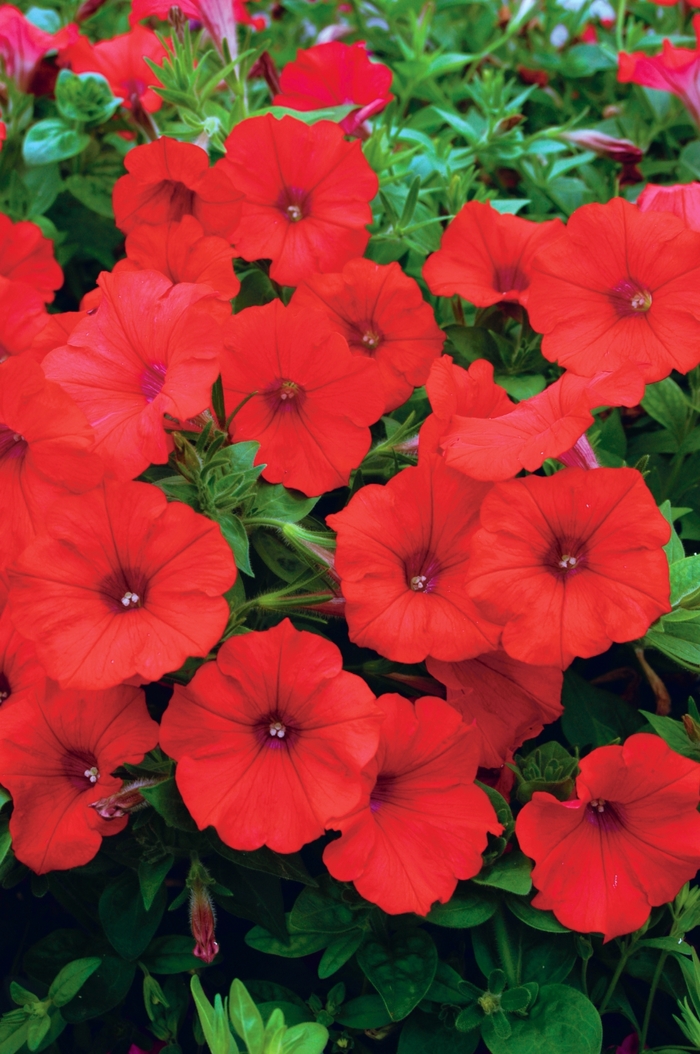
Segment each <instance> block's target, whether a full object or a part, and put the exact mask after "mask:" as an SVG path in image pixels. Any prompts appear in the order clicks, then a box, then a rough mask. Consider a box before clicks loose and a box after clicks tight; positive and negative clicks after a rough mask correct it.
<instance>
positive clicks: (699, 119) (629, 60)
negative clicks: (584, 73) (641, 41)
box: [617, 5, 700, 125]
mask: <svg viewBox="0 0 700 1054" xmlns="http://www.w3.org/2000/svg"><path fill="white" fill-rule="evenodd" d="M693 6H696V5H693ZM693 29H694V30H695V37H696V41H697V43H696V47H695V50H694V51H693V50H691V49H690V48H676V47H674V46H673V44H672V43H671V41H670V40H664V43H663V49H662V51H661V54H660V55H647V54H645V52H643V51H633V52H632V53H631V54H626V53H625V52H624V51H621V52H620V54H619V55H618V71H617V79H618V80H619V81H620V83H621V84H641V85H643V87H645V88H655V89H656V90H657V91H667V92H672V93H673V95H677V96H678V98H679V99H680V100H681V102H682V103H683V105H684V106H685V108H686V110H687V111H688V113H689V114H690V116H691V117H692V119H693V120H694V121H695V123H696V124H698V125H700V88H699V87H698V82H699V80H700V76H699V74H700V15H695V17H694V18H693Z"/></svg>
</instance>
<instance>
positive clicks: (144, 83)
mask: <svg viewBox="0 0 700 1054" xmlns="http://www.w3.org/2000/svg"><path fill="white" fill-rule="evenodd" d="M167 54H168V52H167V51H166V49H165V48H164V47H163V45H162V44H161V42H160V41H159V40H158V37H157V36H156V34H155V33H154V32H153V30H152V29H146V28H145V27H144V26H136V27H135V28H134V29H132V30H130V31H129V32H128V33H124V34H122V36H119V37H113V38H112V39H111V40H101V41H99V43H97V44H91V43H90V41H89V40H88V38H87V37H83V36H81V37H79V38H78V40H76V41H75V43H72V44H71V45H70V46H69V47H67V48H63V49H62V50H61V52H60V61H61V64H62V65H64V66H70V68H71V69H72V70H73V72H74V73H101V74H102V76H103V77H105V78H106V80H107V81H108V82H109V86H110V88H111V89H112V91H113V92H114V94H115V96H116V97H117V98H119V99H122V101H123V105H124V106H126V107H127V109H129V110H139V109H142V110H145V111H146V112H147V113H155V111H156V110H160V108H161V106H162V105H163V100H162V99H161V97H160V95H157V94H156V93H155V92H154V91H153V85H158V86H160V81H159V80H158V78H157V77H156V75H155V73H154V72H153V71H152V69H151V68H150V66H149V65H148V64H147V63H146V62H145V58H149V59H151V60H152V61H153V62H155V63H156V65H160V64H161V63H162V61H163V59H164V58H165V56H166V55H167Z"/></svg>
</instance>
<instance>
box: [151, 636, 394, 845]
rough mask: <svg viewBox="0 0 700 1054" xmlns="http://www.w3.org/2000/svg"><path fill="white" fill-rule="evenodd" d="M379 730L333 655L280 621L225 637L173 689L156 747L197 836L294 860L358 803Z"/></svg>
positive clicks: (370, 700) (370, 699)
mask: <svg viewBox="0 0 700 1054" xmlns="http://www.w3.org/2000/svg"><path fill="white" fill-rule="evenodd" d="M381 720H382V715H381V712H380V710H378V709H377V706H376V701H375V697H374V695H373V694H372V692H371V691H370V689H369V688H368V687H367V685H366V684H365V682H364V681H363V680H362V678H360V677H357V676H355V674H352V673H346V672H345V671H344V670H343V668H342V656H341V654H340V651H339V650H338V648H337V647H336V646H335V644H332V643H331V642H330V641H327V640H324V639H323V638H322V637H319V636H316V635H315V634H312V633H305V632H299V631H298V630H295V629H294V627H293V626H292V624H291V622H290V621H289V620H288V619H285V620H284V621H283V622H281V623H280V624H279V625H278V626H275V627H274V628H273V629H269V630H265V631H264V632H261V633H257V632H252V633H246V634H244V635H243V636H238V637H231V638H229V640H227V641H226V642H225V643H224V644H223V645H222V647H221V649H220V650H219V653H218V655H217V659H216V662H209V663H206V664H205V665H204V666H202V667H200V669H199V670H198V671H197V673H196V674H195V675H194V677H193V679H192V680H191V681H190V683H189V685H188V686H187V687H186V688H181V687H179V686H178V687H176V688H175V694H174V695H173V698H172V700H171V701H170V704H169V706H168V709H167V710H166V712H165V715H164V717H163V721H162V724H161V740H160V742H161V746H162V747H163V750H165V751H166V752H167V753H168V754H169V755H170V756H171V757H173V758H175V759H176V761H177V762H178V765H177V771H176V779H177V785H178V787H179V788H180V792H181V794H182V797H183V798H184V800H185V804H186V805H187V808H188V809H189V811H190V813H191V814H192V816H193V817H194V820H195V821H196V823H197V826H198V827H199V828H200V829H201V830H203V829H204V828H205V827H208V826H210V825H211V826H213V827H215V828H216V830H217V832H218V834H219V836H220V837H221V839H222V840H223V841H224V842H225V843H226V844H227V845H230V846H232V847H233V848H234V849H258V848H259V847H260V846H262V845H268V846H269V847H270V848H271V849H274V850H275V851H276V852H278V853H293V852H296V851H297V850H298V849H300V848H301V847H302V845H304V843H305V842H310V841H312V840H313V839H314V838H318V837H319V836H320V835H321V834H322V833H323V830H324V827H326V826H327V825H328V821H329V820H330V819H331V817H333V816H334V815H336V813H337V812H338V811H341V812H349V811H350V810H351V809H354V808H355V807H356V806H357V805H358V804H359V803H360V801H361V800H362V798H363V794H364V788H363V782H362V778H361V775H360V774H361V770H362V768H363V767H364V766H365V765H366V764H367V763H368V762H369V761H370V760H371V759H372V757H373V756H374V754H375V753H376V750H377V744H378V741H379V726H380V723H381Z"/></svg>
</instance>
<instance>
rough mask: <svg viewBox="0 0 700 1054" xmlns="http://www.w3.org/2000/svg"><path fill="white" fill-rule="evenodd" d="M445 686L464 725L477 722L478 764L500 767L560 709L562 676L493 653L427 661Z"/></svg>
mask: <svg viewBox="0 0 700 1054" xmlns="http://www.w3.org/2000/svg"><path fill="white" fill-rule="evenodd" d="M427 665H428V670H429V672H430V673H431V674H432V676H433V677H436V678H437V680H438V681H441V682H442V684H444V685H445V686H446V688H447V702H448V703H449V704H450V706H454V708H455V709H456V710H458V711H459V713H460V714H461V715H462V718H463V719H464V721H466V722H467V724H468V723H469V722H471V721H476V729H477V733H478V735H479V740H480V743H481V751H480V754H479V766H480V767H482V768H486V769H498V768H501V767H502V766H503V765H504V764H505V762H506V761H508V760H510V758H511V755H512V752H513V751H514V750H515V749H516V748H517V747H519V746H522V744H523V743H524V742H525V740H526V739H531V738H532V737H533V736H537V735H539V733H540V732H541V731H542V729H543V728H544V726H545V724H549V723H550V722H551V721H556V720H557V718H558V717H561V715H562V713H563V707H562V705H561V689H562V683H563V680H564V678H563V674H562V672H561V670H559V669H558V668H557V667H556V666H531V665H529V664H528V663H524V662H518V660H517V659H511V657H510V656H509V655H507V654H506V653H505V652H504V651H493V652H489V653H488V654H486V655H480V656H479V657H478V658H477V659H466V660H465V661H464V662H440V661H439V660H437V659H431V658H429V659H428V660H427Z"/></svg>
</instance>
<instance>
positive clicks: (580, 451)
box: [557, 433, 600, 468]
mask: <svg viewBox="0 0 700 1054" xmlns="http://www.w3.org/2000/svg"><path fill="white" fill-rule="evenodd" d="M557 461H561V462H562V463H563V464H564V465H568V466H569V468H600V462H599V461H598V458H597V457H596V455H595V450H594V449H593V447H592V446H591V444H590V443H589V441H588V437H587V436H586V435H585V433H584V435H582V436H580V437H579V438H578V439H577V440H576V442H575V443H574V445H573V446H572V447H571V449H570V450H565V451H564V453H563V454H557Z"/></svg>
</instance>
